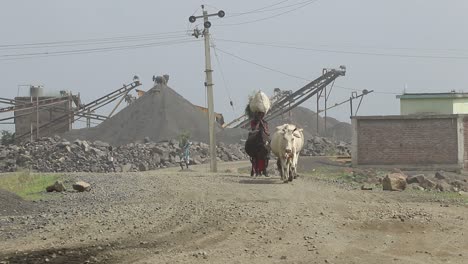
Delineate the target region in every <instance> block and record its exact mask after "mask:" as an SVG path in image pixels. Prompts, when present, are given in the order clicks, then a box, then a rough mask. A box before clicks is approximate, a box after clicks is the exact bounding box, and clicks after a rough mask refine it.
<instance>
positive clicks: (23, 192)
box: [0, 171, 60, 200]
mask: <svg viewBox="0 0 468 264" xmlns="http://www.w3.org/2000/svg"><path fill="white" fill-rule="evenodd" d="M59 177H60V176H59V175H56V174H36V173H30V172H29V171H21V172H15V173H9V174H4V175H0V188H1V189H4V190H7V191H9V192H12V193H15V194H17V195H18V196H20V197H22V198H23V199H26V200H36V199H39V198H40V197H41V195H42V194H43V193H44V191H45V188H46V187H47V186H49V185H51V184H53V183H54V182H55V181H56V180H57V179H58V178H59Z"/></svg>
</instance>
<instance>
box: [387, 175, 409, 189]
mask: <svg viewBox="0 0 468 264" xmlns="http://www.w3.org/2000/svg"><path fill="white" fill-rule="evenodd" d="M382 188H383V190H384V191H403V190H405V189H406V177H405V175H403V174H400V173H392V174H388V175H387V176H385V178H383V180H382Z"/></svg>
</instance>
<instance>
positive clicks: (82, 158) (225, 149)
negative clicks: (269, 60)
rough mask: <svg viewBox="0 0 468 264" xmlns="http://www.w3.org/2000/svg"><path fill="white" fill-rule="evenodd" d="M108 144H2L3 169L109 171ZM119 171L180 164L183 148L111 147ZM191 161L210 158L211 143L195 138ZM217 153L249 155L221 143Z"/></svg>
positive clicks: (234, 157) (231, 157)
mask: <svg viewBox="0 0 468 264" xmlns="http://www.w3.org/2000/svg"><path fill="white" fill-rule="evenodd" d="M109 146H110V145H109V144H108V143H105V142H102V141H94V142H90V141H86V140H79V139H77V140H75V141H73V142H70V141H67V140H65V139H62V138H60V137H53V138H42V139H40V140H39V141H35V142H25V143H23V144H21V145H9V146H3V145H0V172H12V171H17V170H18V169H20V168H29V169H32V170H33V171H38V172H108V171H111V167H110V164H109V163H108V153H109ZM112 153H113V155H112V156H113V157H114V163H115V167H116V170H117V171H123V172H126V171H147V170H154V169H158V168H167V167H178V166H179V162H180V155H181V153H182V152H181V149H180V147H179V142H178V141H176V140H170V141H165V142H159V143H155V142H147V143H143V144H140V143H137V144H136V143H130V144H126V145H121V146H119V147H114V148H113V150H112ZM190 157H191V164H194V165H196V164H204V163H208V162H209V161H210V160H209V146H208V145H207V144H205V143H199V142H194V143H193V145H192V146H191V155H190ZM217 157H218V159H219V160H222V161H238V160H245V159H247V155H246V154H245V153H244V152H243V145H241V144H234V145H227V144H219V145H218V147H217Z"/></svg>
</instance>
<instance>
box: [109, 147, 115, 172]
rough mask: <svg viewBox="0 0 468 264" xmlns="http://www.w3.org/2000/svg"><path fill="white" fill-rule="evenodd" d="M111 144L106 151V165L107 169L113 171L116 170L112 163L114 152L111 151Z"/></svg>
mask: <svg viewBox="0 0 468 264" xmlns="http://www.w3.org/2000/svg"><path fill="white" fill-rule="evenodd" d="M112 150H113V149H112V146H109V151H108V152H107V165H108V170H109V171H110V169H112V170H113V171H114V172H117V170H116V169H115V164H114V153H113V152H112Z"/></svg>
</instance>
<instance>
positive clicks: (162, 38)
mask: <svg viewBox="0 0 468 264" xmlns="http://www.w3.org/2000/svg"><path fill="white" fill-rule="evenodd" d="M185 36H186V35H185V34H177V35H167V36H147V37H138V38H126V39H109V40H104V39H103V40H97V41H89V42H75V43H72V42H70V43H64V44H44V45H32V46H16V47H15V46H11V47H3V48H1V47H0V50H27V49H29V50H31V49H44V48H61V47H75V46H90V45H103V44H115V43H126V42H137V41H138V42H140V41H145V40H170V39H179V38H181V37H185Z"/></svg>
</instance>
